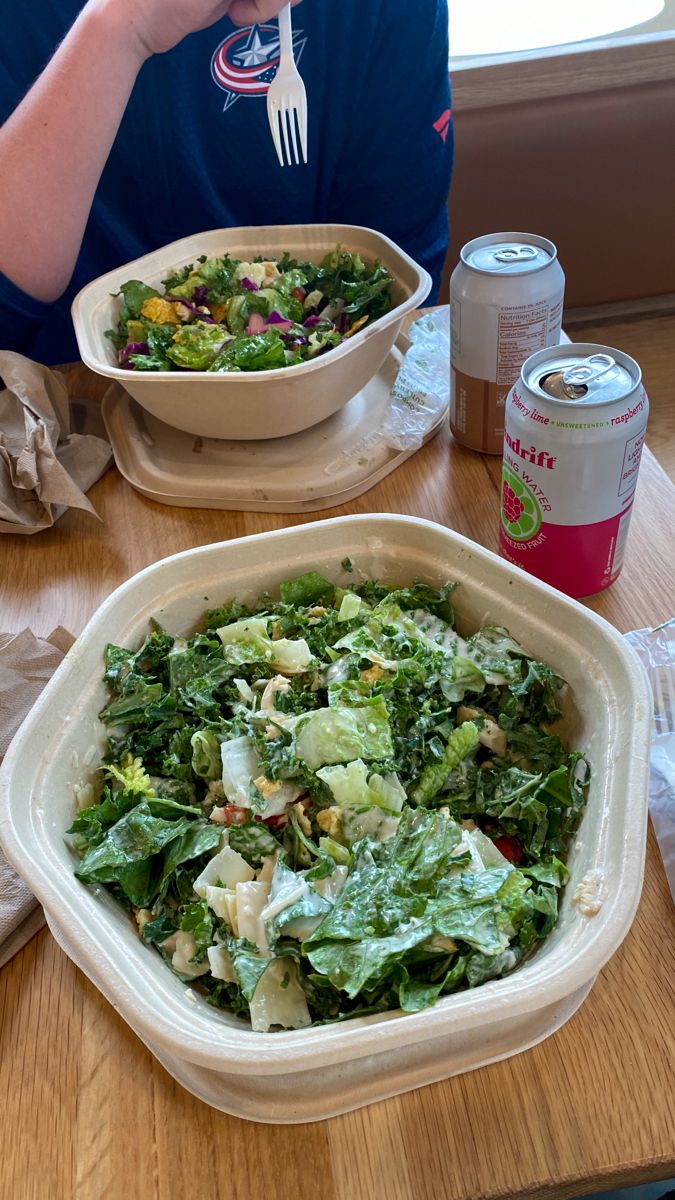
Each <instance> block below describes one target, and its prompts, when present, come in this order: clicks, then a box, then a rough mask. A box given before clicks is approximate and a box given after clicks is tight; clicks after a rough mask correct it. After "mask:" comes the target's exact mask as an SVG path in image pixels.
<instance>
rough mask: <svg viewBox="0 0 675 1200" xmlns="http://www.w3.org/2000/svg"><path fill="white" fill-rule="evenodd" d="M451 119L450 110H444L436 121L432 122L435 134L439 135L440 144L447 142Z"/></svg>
mask: <svg viewBox="0 0 675 1200" xmlns="http://www.w3.org/2000/svg"><path fill="white" fill-rule="evenodd" d="M451 117H452V111H451V109H449V108H446V110H445V112H442V113H441V115H440V117H439V118H438V120H437V121H434V129H435V130H436V133H439V134H440V136H441V141H442V142H445V141H446V140H447V137H448V130H449V128H450V118H451Z"/></svg>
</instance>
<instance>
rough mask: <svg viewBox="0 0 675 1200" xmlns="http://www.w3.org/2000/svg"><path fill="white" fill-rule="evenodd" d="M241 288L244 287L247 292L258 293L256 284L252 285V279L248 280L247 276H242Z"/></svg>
mask: <svg viewBox="0 0 675 1200" xmlns="http://www.w3.org/2000/svg"><path fill="white" fill-rule="evenodd" d="M241 286H242V287H245V288H246V291H247V292H257V291H258V285H257V283H254V282H253V280H252V279H249V277H248V275H244V278H243V279H242V281H241Z"/></svg>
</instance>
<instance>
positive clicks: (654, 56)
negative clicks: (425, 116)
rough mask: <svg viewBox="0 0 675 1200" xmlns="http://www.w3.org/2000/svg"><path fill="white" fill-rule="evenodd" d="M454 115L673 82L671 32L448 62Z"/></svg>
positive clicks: (674, 56)
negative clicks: (473, 110) (610, 89)
mask: <svg viewBox="0 0 675 1200" xmlns="http://www.w3.org/2000/svg"><path fill="white" fill-rule="evenodd" d="M450 74H451V77H452V96H453V111H454V112H455V113H458V112H464V111H466V110H468V109H478V108H492V107H494V106H495V105H502V104H520V103H523V102H527V101H530V100H541V99H544V98H548V97H555V96H571V95H579V94H581V93H588V92H597V91H604V90H606V89H609V88H621V87H626V86H635V85H637V84H644V83H662V82H664V81H666V80H670V79H675V31H674V30H669V31H665V32H662V33H649V34H642V35H638V36H632V37H626V36H621V35H617V36H616V37H608V38H603V39H595V40H594V41H590V42H577V43H574V44H573V45H567V46H553V47H546V48H545V49H541V50H526V51H522V52H520V53H515V54H503V55H498V56H497V55H490V56H486V57H482V58H455V59H453V58H451V59H450Z"/></svg>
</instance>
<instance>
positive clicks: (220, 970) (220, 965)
mask: <svg viewBox="0 0 675 1200" xmlns="http://www.w3.org/2000/svg"><path fill="white" fill-rule="evenodd" d="M206 953H207V956H208V960H209V967H210V968H211V974H212V975H213V978H214V979H224V980H225V982H226V983H237V982H238V980H237V973H236V971H235V969H234V965H233V963H232V955H231V954H230V952H229V950H228V949H227V948H226V947H225V946H209V948H208V950H207V951H206Z"/></svg>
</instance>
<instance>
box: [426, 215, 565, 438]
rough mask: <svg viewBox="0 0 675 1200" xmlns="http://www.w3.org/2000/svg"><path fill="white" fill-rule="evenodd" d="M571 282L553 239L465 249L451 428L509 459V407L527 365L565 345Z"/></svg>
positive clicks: (456, 288) (509, 239)
mask: <svg viewBox="0 0 675 1200" xmlns="http://www.w3.org/2000/svg"><path fill="white" fill-rule="evenodd" d="M564 290H565V276H564V274H563V272H562V268H561V266H560V263H559V262H558V252H557V250H556V247H555V246H554V244H553V242H551V241H549V239H548V238H544V237H539V235H538V234H533V233H490V234H486V235H485V236H484V237H479V238H474V239H473V241H471V242H467V244H466V246H464V247H463V249H462V252H461V255H460V261H459V263H458V264H457V266H456V267H455V270H454V271H453V274H452V278H451V280H450V320H451V347H452V349H451V382H450V428H451V430H452V433H453V435H454V436H455V438H456V439H457V441H459V442H461V443H462V444H463V445H464V446H468V447H470V449H472V450H479V451H481V452H482V453H484V454H501V452H502V445H503V441H504V405H505V403H506V397H507V395H508V393H509V389H510V388H511V387H512V385H513V384H514V383H515V381H516V379H517V378H518V373H519V371H520V368H521V366H522V365H523V363H524V362H525V359H526V358H529V356H530V354H533V353H534V352H535V351H536V350H540V349H541V348H542V347H544V346H555V345H557V344H558V342H559V341H560V325H561V320H562V310H563V295H564Z"/></svg>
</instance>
